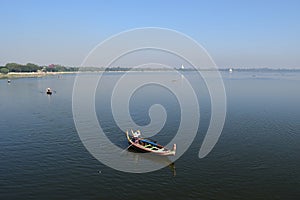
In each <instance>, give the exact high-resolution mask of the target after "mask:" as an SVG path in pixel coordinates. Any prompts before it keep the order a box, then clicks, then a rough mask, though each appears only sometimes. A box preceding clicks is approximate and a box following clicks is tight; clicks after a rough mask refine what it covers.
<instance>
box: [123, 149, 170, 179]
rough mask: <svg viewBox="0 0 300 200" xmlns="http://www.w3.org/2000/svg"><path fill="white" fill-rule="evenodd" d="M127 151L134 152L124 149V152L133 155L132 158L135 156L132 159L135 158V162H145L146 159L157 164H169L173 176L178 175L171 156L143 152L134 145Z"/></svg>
mask: <svg viewBox="0 0 300 200" xmlns="http://www.w3.org/2000/svg"><path fill="white" fill-rule="evenodd" d="M127 151H129V152H132V153H133V154H129V153H126V151H124V152H123V153H124V154H125V155H126V156H131V158H133V159H132V160H134V162H135V163H139V162H143V161H145V160H146V161H150V162H153V163H156V164H160V165H164V166H168V167H169V168H170V170H171V172H172V175H173V177H175V176H176V167H175V162H173V161H172V160H171V159H170V158H169V157H167V156H158V155H155V154H152V153H141V152H139V151H137V150H136V149H134V148H133V147H129V148H128V149H127Z"/></svg>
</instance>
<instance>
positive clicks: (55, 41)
mask: <svg viewBox="0 0 300 200" xmlns="http://www.w3.org/2000/svg"><path fill="white" fill-rule="evenodd" d="M0 7H1V8H2V9H1V13H0V24H1V29H2V31H1V32H0V36H1V37H0V44H1V45H0V58H1V59H0V66H2V65H5V64H6V63H9V62H16V63H20V64H26V63H35V64H38V65H49V64H52V63H54V64H61V65H64V66H80V65H81V63H82V61H83V60H84V58H85V57H86V56H87V54H88V53H89V52H90V51H91V50H92V49H93V48H94V47H95V46H96V45H97V44H99V43H100V42H102V41H103V40H105V39H107V38H108V37H110V36H112V35H115V34H118V33H119V32H122V31H126V30H129V29H134V28H141V27H162V28H167V29H172V30H176V31H179V32H181V33H184V34H186V35H188V36H190V37H191V38H193V39H194V40H196V41H197V42H198V43H199V44H201V45H202V46H203V47H204V48H205V49H206V50H207V52H208V53H209V54H210V56H211V57H212V58H213V60H214V61H215V63H216V65H217V66H219V67H220V68H228V67H233V68H262V67H267V68H287V69H300V57H299V52H300V40H299V35H300V24H299V19H300V13H299V12H298V11H299V8H300V2H298V1H292V0H290V1H271V0H267V1H258V0H257V1H249V2H244V1H187V2H181V1H151V2H140V1H126V2H117V1H110V2H106V1H83V2H77V1H36V0H29V1H18V0H12V1H1V2H0Z"/></svg>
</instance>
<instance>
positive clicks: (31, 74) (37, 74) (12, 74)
mask: <svg viewBox="0 0 300 200" xmlns="http://www.w3.org/2000/svg"><path fill="white" fill-rule="evenodd" d="M75 73H77V72H47V73H45V72H10V73H8V74H0V78H2V79H3V78H26V77H43V76H48V75H59V74H75Z"/></svg>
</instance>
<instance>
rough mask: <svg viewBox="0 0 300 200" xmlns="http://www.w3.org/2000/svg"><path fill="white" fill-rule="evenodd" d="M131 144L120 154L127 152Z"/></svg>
mask: <svg viewBox="0 0 300 200" xmlns="http://www.w3.org/2000/svg"><path fill="white" fill-rule="evenodd" d="M132 145H133V144H131V145H129V146H128V147H127V148H126V149H124V150H123V151H122V152H121V154H123V153H124V152H125V151H126V150H128V149H129V148H130V147H131V146H132Z"/></svg>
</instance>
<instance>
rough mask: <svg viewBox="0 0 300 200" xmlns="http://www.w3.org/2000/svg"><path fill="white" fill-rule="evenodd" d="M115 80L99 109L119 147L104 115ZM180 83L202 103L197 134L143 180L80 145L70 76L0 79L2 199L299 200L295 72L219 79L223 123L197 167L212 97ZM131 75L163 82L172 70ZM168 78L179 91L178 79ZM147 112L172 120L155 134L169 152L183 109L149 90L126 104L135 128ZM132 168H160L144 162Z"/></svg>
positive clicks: (299, 96) (199, 84) (196, 82)
mask: <svg viewBox="0 0 300 200" xmlns="http://www.w3.org/2000/svg"><path fill="white" fill-rule="evenodd" d="M162 74H163V75H162ZM121 75H122V73H117V72H114V73H112V72H111V73H106V74H105V75H104V76H103V80H101V81H100V84H99V87H98V88H97V93H96V98H95V99H96V105H95V106H96V113H97V117H98V121H99V123H100V124H101V127H103V130H104V131H105V133H106V134H107V136H108V138H109V139H110V140H111V141H112V142H113V143H114V144H115V145H117V146H119V147H121V148H123V149H125V148H126V147H128V144H127V142H126V138H125V137H124V135H123V133H122V131H121V130H120V129H119V128H118V126H117V125H116V123H115V121H114V118H113V115H112V113H111V108H110V96H111V93H112V88H113V86H114V84H115V83H116V81H117V80H118V79H119V78H120V77H121ZM184 75H185V76H186V77H187V79H188V80H189V81H190V83H191V85H192V86H193V88H194V91H195V93H196V95H197V97H198V99H199V106H200V112H201V113H200V114H201V120H200V123H199V129H198V132H197V136H196V138H195V139H194V141H193V143H192V145H191V146H190V148H189V149H188V150H187V151H186V152H185V153H184V154H183V156H182V157H180V158H179V159H178V160H176V161H175V163H174V164H173V165H170V166H167V167H164V168H162V169H160V170H158V171H154V172H149V173H140V174H139V173H125V172H121V171H117V170H114V169H111V168H110V167H108V166H106V165H104V164H102V163H101V162H99V161H98V160H97V159H95V158H94V157H93V156H92V155H91V154H90V153H89V152H88V151H87V150H86V148H85V147H84V146H83V144H82V142H81V141H80V139H79V135H78V134H77V131H76V128H75V125H74V120H73V114H72V91H73V84H74V79H75V76H76V75H60V76H47V77H42V78H20V79H12V82H11V83H10V84H8V83H7V80H5V79H2V80H0V199H132V198H133V199H150V198H159V199H203V200H206V199H222V200H224V199H228V200H229V199H230V200H232V199H298V198H299V197H300V190H299V188H300V170H299V168H300V87H299V85H300V73H299V72H280V71H278V72H276V71H275V72H233V73H231V74H229V73H228V72H222V76H223V79H224V84H225V89H226V95H227V116H226V121H225V125H224V129H223V131H222V134H221V137H220V138H219V141H218V143H217V144H216V145H215V147H214V148H213V150H212V151H211V152H210V153H209V154H208V156H206V157H205V158H203V159H199V158H198V153H199V149H200V146H201V144H202V141H203V138H204V136H205V134H206V131H207V128H208V125H209V120H210V116H211V113H210V106H211V103H210V97H209V93H208V91H207V88H206V87H205V84H204V82H203V80H201V78H200V77H199V76H198V75H197V74H195V73H193V72H185V73H184ZM83 76H84V75H83ZM131 76H132V77H133V78H135V76H138V77H143V76H145V77H147V76H164V77H165V76H168V72H164V73H159V72H144V73H143V72H137V73H135V74H134V75H131ZM169 78H170V81H172V82H173V83H174V84H175V85H176V86H177V87H179V88H180V84H181V80H180V77H179V78H178V77H172V76H171V75H170V77H169ZM47 87H51V88H53V90H55V92H54V94H53V95H52V96H47V95H46V94H45V93H44V91H45V88H47ZM82 98H84V96H83V97H82ZM120 101H121V100H120ZM153 104H161V105H162V106H164V108H165V110H166V113H167V115H168V118H167V120H166V124H165V126H164V127H163V129H162V130H161V131H160V133H159V134H157V135H155V136H153V138H154V139H155V140H157V141H159V143H161V144H164V145H165V144H168V142H169V141H170V140H171V139H172V138H173V137H174V136H175V134H176V130H177V129H178V126H179V122H180V109H179V106H180V105H179V103H178V101H177V100H176V97H175V96H174V95H173V94H172V93H171V92H170V91H168V90H166V89H165V88H162V87H158V86H156V85H148V86H145V87H143V88H141V89H139V90H138V91H137V92H136V93H135V94H134V96H133V97H132V99H131V101H130V113H131V116H132V119H133V120H134V121H135V122H136V123H137V124H138V125H140V126H145V125H147V124H149V123H150V118H149V115H148V110H149V107H150V106H151V105H153ZM191 120H193V118H191ZM128 128H130V127H128ZM102 145H105V144H102ZM178 148H180V146H179V147H178ZM123 153H124V154H125V156H126V154H127V152H126V151H125V152H123ZM106 155H107V158H108V159H109V156H110V154H109V152H108V153H107V154H106ZM133 160H135V162H137V163H138V162H142V161H143V160H147V162H157V160H152V159H151V158H147V156H144V155H140V154H136V155H135V156H134V159H133ZM169 161H170V160H168V159H161V160H160V161H158V162H169Z"/></svg>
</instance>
